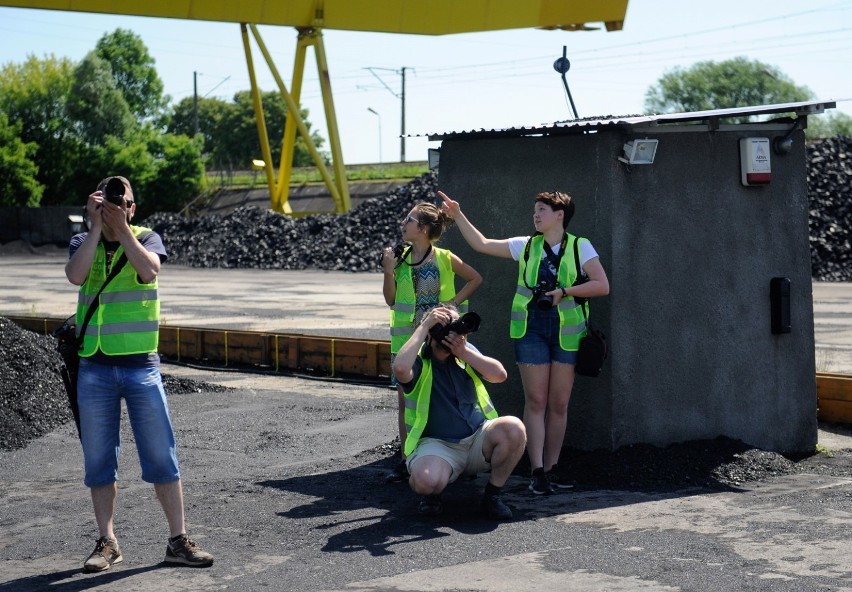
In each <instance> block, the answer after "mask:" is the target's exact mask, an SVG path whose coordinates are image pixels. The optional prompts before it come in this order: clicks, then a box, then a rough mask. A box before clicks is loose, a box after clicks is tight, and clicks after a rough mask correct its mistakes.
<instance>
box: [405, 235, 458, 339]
mask: <svg viewBox="0 0 852 592" xmlns="http://www.w3.org/2000/svg"><path fill="white" fill-rule="evenodd" d="M432 248H433V249H434V250H435V263H436V264H437V265H438V276H439V277H440V281H441V290H440V294H439V296H438V298H439V299H440V301H441V302H448V301H450V300H452V299H453V298H455V296H456V275H455V273H454V272H453V261H452V259H451V257H450V251H448V250H446V249H439V248H437V247H432ZM406 263H409V264H410V263H411V253H409V254H408V256H407V257H406ZM406 263H403V264H402V265H400V266H399V267H397V268H396V269H395V270H394V272H393V275H394V281H395V282H396V298H394V303H393V306H391V311H390V335H391V353H394V354H395V353H397V352H398V351H399V350H400V348H401V347H402V346H403V345H405V342H406V341H408V338H409V337H411V334H412V333H414V316H415V315H414V312H415V306H416V302H417V295H416V294H415V293H414V270H413V269H412V268H411V265H406ZM466 310H467V301H465V302H463V303H461V304H459V312H460V313H462V314H463V311H466Z"/></svg>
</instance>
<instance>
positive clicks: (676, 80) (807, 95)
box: [645, 57, 852, 139]
mask: <svg viewBox="0 0 852 592" xmlns="http://www.w3.org/2000/svg"><path fill="white" fill-rule="evenodd" d="M814 98H815V97H814V95H813V93H812V92H811V91H810V90H809V89H808V88H807V87H805V86H798V85H796V84H795V83H794V82H793V81H792V80H790V79H789V78H788V77H787V76H786V75H785V74H783V73H782V72H781V71H780V70H778V69H777V68H775V67H774V66H770V65H767V64H764V63H762V62H759V61H752V60H748V59H746V58H744V57H738V58H734V59H731V60H726V61H724V62H713V61H707V62H698V63H696V64H694V65H693V66H691V67H690V68H675V69H674V70H672V71H670V72H667V73H666V74H664V75H663V77H662V78H660V80H658V81H657V84H656V85H655V86H652V87H650V88H649V89H648V90H647V91H646V93H645V109H646V111H647V112H649V113H680V112H687V111H706V110H711V109H727V108H732V107H751V106H757V105H771V104H777V103H794V102H798V101H810V100H813V99H814ZM749 119H750V118H749V117H732V118H730V121H735V122H739V123H745V122H747V121H749ZM839 135H840V136H849V135H852V118H850V117H849V116H848V115H845V114H843V113H827V114H825V115H820V116H811V117H808V128H807V129H806V130H805V136H806V137H807V138H808V139H815V138H827V137H833V136H839Z"/></svg>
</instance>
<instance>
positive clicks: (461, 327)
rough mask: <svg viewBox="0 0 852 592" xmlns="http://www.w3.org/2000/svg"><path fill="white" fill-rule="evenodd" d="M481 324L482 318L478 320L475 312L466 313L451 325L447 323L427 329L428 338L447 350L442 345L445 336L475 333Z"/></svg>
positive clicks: (478, 317)
mask: <svg viewBox="0 0 852 592" xmlns="http://www.w3.org/2000/svg"><path fill="white" fill-rule="evenodd" d="M481 322H482V318H480V316H479V315H478V314H476V313H475V312H467V313H465V314H463V315H462V316H460V317H459V318H457V319H456V320H455V321H453V322H452V323H448V324H446V325H440V324H438V325H435V326H434V327H432V328H431V329H429V336H430V337H431V338H432V339H433V340H435V341H436V342H437V343H438V345H440V346H441V347H443V348H444V349H446V350H449V348H448V347H446V346H445V345H444V339H445V338H446V337H447V335H449V334H450V333H455V334H456V335H467V334H468V333H475V332H476V331H477V330H478V329H479V324H480V323H481Z"/></svg>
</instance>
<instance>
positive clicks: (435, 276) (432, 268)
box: [412, 257, 441, 327]
mask: <svg viewBox="0 0 852 592" xmlns="http://www.w3.org/2000/svg"><path fill="white" fill-rule="evenodd" d="M412 272H413V273H412V278H413V279H414V294H415V297H416V301H415V308H414V326H415V327H416V326H417V325H419V324H420V321H422V320H423V317H425V316H426V313H428V312H429V311H430V310H432V309H433V308H435V307H436V306H438V305H439V304H440V303H441V274H440V273H439V272H438V264H437V263H435V258H434V257H432V258H431V259H429V261H426V262H424V263H423V265H421V266H420V267H417V268H415V269H413V270H412Z"/></svg>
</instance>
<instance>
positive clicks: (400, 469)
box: [385, 460, 411, 483]
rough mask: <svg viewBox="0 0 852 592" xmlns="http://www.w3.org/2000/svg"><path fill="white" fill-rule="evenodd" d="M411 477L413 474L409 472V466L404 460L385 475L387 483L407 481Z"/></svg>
mask: <svg viewBox="0 0 852 592" xmlns="http://www.w3.org/2000/svg"><path fill="white" fill-rule="evenodd" d="M409 477H411V475H409V474H408V467H407V466H406V464H405V461H404V460H403V461H400V462H399V464H397V465H396V466H395V467H394V468H393V471H391V472H390V473H388V475H387V477H385V483H406V482H408V478H409Z"/></svg>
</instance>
